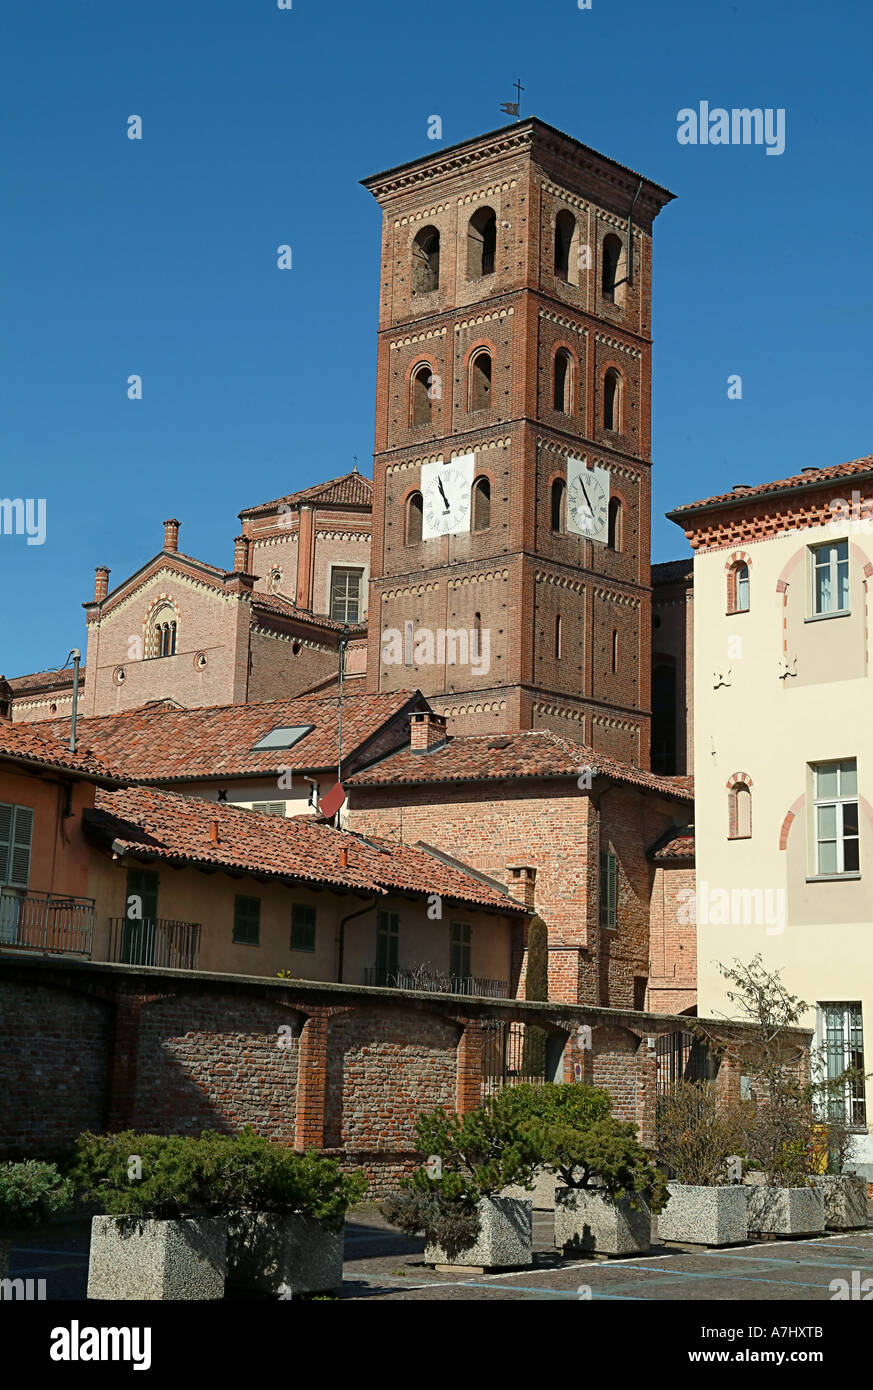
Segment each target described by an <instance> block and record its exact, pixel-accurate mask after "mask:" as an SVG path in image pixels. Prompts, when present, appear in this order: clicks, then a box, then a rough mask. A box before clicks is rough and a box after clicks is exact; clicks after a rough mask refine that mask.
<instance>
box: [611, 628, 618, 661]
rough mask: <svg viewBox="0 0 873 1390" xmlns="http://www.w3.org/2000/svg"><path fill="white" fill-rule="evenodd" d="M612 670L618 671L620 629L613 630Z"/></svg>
mask: <svg viewBox="0 0 873 1390" xmlns="http://www.w3.org/2000/svg"><path fill="white" fill-rule="evenodd" d="M612 669H613V671H617V670H618V628H615V627H614V628H613V629H612Z"/></svg>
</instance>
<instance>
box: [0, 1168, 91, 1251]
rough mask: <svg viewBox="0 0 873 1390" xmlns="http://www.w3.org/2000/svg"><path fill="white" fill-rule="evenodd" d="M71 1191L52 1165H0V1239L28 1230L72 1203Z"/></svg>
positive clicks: (57, 1214)
mask: <svg viewBox="0 0 873 1390" xmlns="http://www.w3.org/2000/svg"><path fill="white" fill-rule="evenodd" d="M72 1199H73V1189H72V1185H71V1183H70V1182H68V1180H67V1179H66V1178H64V1177H62V1176H61V1174H60V1173H59V1172H58V1170H57V1168H56V1167H55V1165H54V1164H53V1163H40V1162H38V1161H37V1160H36V1159H32V1158H29V1159H26V1160H25V1161H24V1162H23V1163H0V1239H5V1238H6V1236H7V1235H11V1234H12V1233H13V1232H15V1231H26V1230H31V1229H33V1228H34V1227H37V1226H41V1225H43V1223H44V1222H46V1221H49V1220H51V1218H52V1217H53V1216H59V1215H60V1214H61V1213H62V1212H65V1211H67V1210H68V1208H69V1207H70V1206H71V1204H72Z"/></svg>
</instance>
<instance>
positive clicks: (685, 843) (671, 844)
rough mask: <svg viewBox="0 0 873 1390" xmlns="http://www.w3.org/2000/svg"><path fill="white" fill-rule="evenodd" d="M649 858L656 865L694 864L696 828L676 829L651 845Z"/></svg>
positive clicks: (680, 827)
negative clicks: (683, 862)
mask: <svg viewBox="0 0 873 1390" xmlns="http://www.w3.org/2000/svg"><path fill="white" fill-rule="evenodd" d="M646 854H647V857H648V858H649V859H652V860H654V862H655V863H656V864H664V863H671V862H674V861H675V860H677V859H678V860H684V861H686V862H688V863H693V862H694V826H693V825H685V826H679V827H678V828H676V827H674V828H673V829H671V830H668V831H667V832H666V834H664V835H662V836H661V838H660V839H659V840H656V841H655V843H654V844H653V845H650V846H649V848H648V850H647V851H646Z"/></svg>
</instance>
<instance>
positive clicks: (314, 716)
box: [43, 690, 421, 782]
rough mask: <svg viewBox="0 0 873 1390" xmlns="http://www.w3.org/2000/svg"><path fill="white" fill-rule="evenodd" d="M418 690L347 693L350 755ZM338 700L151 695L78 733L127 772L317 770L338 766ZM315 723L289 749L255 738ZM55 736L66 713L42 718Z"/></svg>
mask: <svg viewBox="0 0 873 1390" xmlns="http://www.w3.org/2000/svg"><path fill="white" fill-rule="evenodd" d="M420 698H421V697H420V696H419V695H418V693H417V692H416V691H410V690H400V691H395V692H392V693H390V694H383V695H351V696H349V697H348V699H345V700H344V701H343V751H344V757H346V758H348V757H350V756H351V754H352V753H353V751H354V750H355V749H356V748H360V747H361V745H363V744H366V743H367V742H368V741H369V740H370V739H371V738H373V737H374V735H375V734H376V733H378V731H379V730H380V729H381V728H382V727H383V726H384V725H385V724H387V723H388V721H389V720H391V719H393V718H395V716H397V715H399V714H401V713H402V711H404V710H405V709H406V708H407V707H408V706H409V707H411V706H412V705H413V704H414V703H415V702H417V701H418V700H419V699H420ZM336 713H337V702H336V699H335V698H333V699H331V698H329V697H328V696H324V695H306V696H298V697H296V698H295V699H293V700H269V701H267V702H265V703H259V704H248V705H242V704H239V705H207V706H205V707H201V708H198V709H182V708H181V707H179V706H174V705H168V704H167V703H166V702H156V703H155V704H151V705H145V706H143V707H142V708H140V709H135V710H129V711H127V712H126V713H125V714H106V715H100V716H97V717H94V718H90V719H80V720H79V735H80V737H81V739H82V741H83V742H86V743H87V744H88V746H89V747H91V748H93V749H94V750H95V751H96V752H97V753H98V754H99V755H100V756H101V757H104V758H106V760H107V761H109V762H111V763H113V764H114V765H117V766H119V767H123V768H124V769H125V772H126V773H128V774H129V778H128V780H130V781H137V782H172V781H178V782H190V781H194V780H195V779H197V778H216V777H245V776H254V775H256V774H259V775H261V776H264V775H265V774H267V775H270V776H275V775H276V773H277V769H278V767H279V766H280V765H282V766H286V767H288V766H292V765H293V766H294V767H295V768H298V769H299V770H300V771H314V770H317V769H320V768H329V767H335V766H336V752H337V727H336V726H337V718H336ZM305 724H312V725H313V726H314V727H313V729H312V732H311V733H309V734H307V735H306V737H305V738H303V739H301V740H300V742H299V743H297V744H295V745H294V746H293V747H292V748H288V749H276V748H274V749H261V750H259V751H258V752H252V749H253V748H254V745H255V744H256V743H257V742H258V741H259V740H260V739H262V738H263V737H264V735H265V734H268V733H270V732H271V730H273V729H276V728H280V727H287V726H295V725H297V726H299V725H305ZM43 727H44V728H50V729H51V731H52V733H53V734H54V735H55V736H56V738H58V739H62V738H64V737H66V736H67V735H68V733H69V727H70V721H69V719H53V720H49V721H46V724H45V725H44V726H43Z"/></svg>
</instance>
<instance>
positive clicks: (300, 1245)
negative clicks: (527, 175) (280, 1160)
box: [227, 1211, 343, 1298]
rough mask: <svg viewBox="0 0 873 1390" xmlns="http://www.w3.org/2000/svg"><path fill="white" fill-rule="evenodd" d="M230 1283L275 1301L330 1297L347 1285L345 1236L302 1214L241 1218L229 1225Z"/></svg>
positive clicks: (254, 1213)
mask: <svg viewBox="0 0 873 1390" xmlns="http://www.w3.org/2000/svg"><path fill="white" fill-rule="evenodd" d="M227 1282H228V1284H230V1285H233V1286H234V1287H235V1288H240V1289H247V1290H249V1291H251V1292H253V1293H263V1294H272V1295H273V1296H274V1297H275V1298H290V1297H291V1296H292V1295H293V1294H298V1293H330V1292H332V1291H333V1290H334V1289H338V1288H340V1286H341V1285H342V1282H343V1231H342V1229H340V1230H338V1231H330V1230H328V1229H327V1228H326V1227H325V1226H323V1225H321V1223H320V1222H318V1221H316V1220H315V1219H314V1217H311V1216H301V1215H300V1214H299V1213H297V1212H285V1213H278V1212H265V1211H241V1212H236V1213H234V1214H233V1215H232V1216H231V1217H230V1220H229V1224H228V1233H227Z"/></svg>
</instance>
